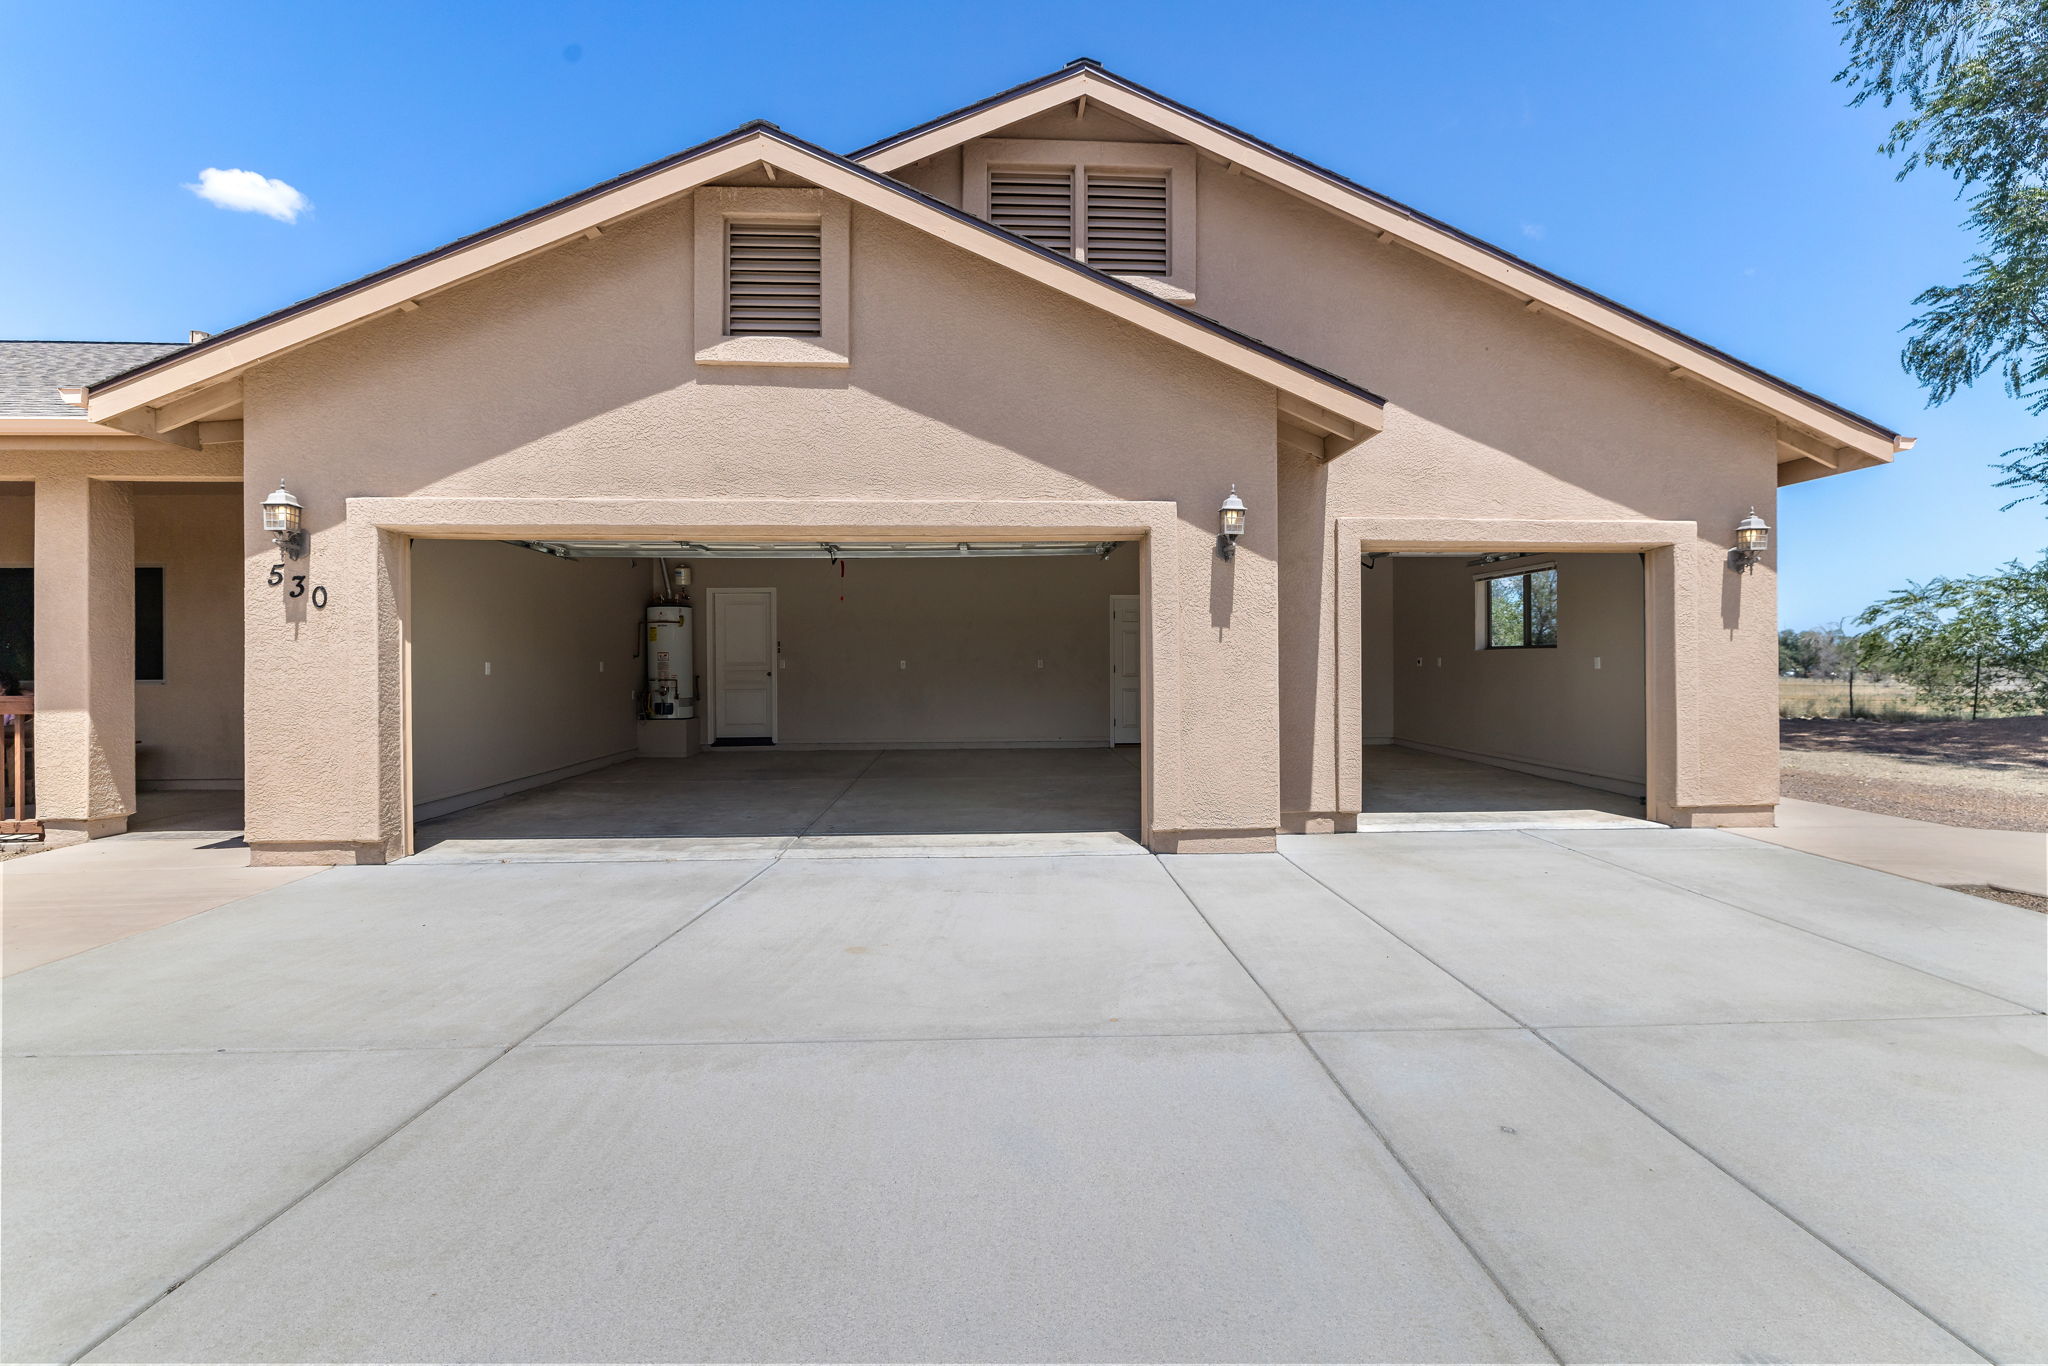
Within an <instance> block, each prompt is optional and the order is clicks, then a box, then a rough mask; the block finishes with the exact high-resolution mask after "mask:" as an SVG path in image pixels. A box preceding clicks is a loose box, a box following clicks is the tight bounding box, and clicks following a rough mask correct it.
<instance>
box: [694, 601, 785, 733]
mask: <svg viewBox="0 0 2048 1366" xmlns="http://www.w3.org/2000/svg"><path fill="white" fill-rule="evenodd" d="M710 607H711V621H710V641H709V644H710V647H711V648H710V651H709V653H710V655H711V659H710V661H709V663H710V665H711V670H710V672H711V724H712V734H711V738H712V739H714V740H773V739H774V738H775V683H776V679H775V590H774V589H772V588H713V589H711V590H710Z"/></svg>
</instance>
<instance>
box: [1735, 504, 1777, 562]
mask: <svg viewBox="0 0 2048 1366" xmlns="http://www.w3.org/2000/svg"><path fill="white" fill-rule="evenodd" d="M1735 548H1736V549H1737V550H1740V551H1742V552H1743V553H1744V554H1746V555H1752V556H1754V555H1761V554H1762V553H1763V552H1764V551H1766V550H1769V549H1770V548H1771V524H1770V523H1769V522H1766V521H1765V520H1764V519H1763V518H1761V517H1759V516H1757V515H1756V509H1755V508H1751V509H1750V510H1749V516H1747V517H1745V518H1743V519H1742V520H1741V521H1739V522H1737V523H1736V524H1735Z"/></svg>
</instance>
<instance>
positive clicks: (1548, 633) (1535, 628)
mask: <svg viewBox="0 0 2048 1366" xmlns="http://www.w3.org/2000/svg"><path fill="white" fill-rule="evenodd" d="M1556 644H1557V570H1556V569H1532V570H1528V571H1526V572H1524V573H1521V574H1501V575H1497V576H1496V577H1494V578H1490V579H1487V580H1486V648H1487V649H1489V650H1526V649H1544V648H1549V647H1554V646H1555V645H1556Z"/></svg>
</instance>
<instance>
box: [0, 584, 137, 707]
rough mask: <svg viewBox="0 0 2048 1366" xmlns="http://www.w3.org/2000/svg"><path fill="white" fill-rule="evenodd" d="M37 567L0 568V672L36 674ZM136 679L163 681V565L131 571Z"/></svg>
mask: <svg viewBox="0 0 2048 1366" xmlns="http://www.w3.org/2000/svg"><path fill="white" fill-rule="evenodd" d="M35 581H36V572H35V570H33V569H25V568H24V569H0V674H5V675H7V676H8V677H10V678H12V679H14V680H15V682H17V683H20V682H25V681H27V680H28V679H31V678H34V677H35V667H36V590H35ZM135 681H136V682H138V683H161V682H163V681H164V571H163V570H162V569H160V568H156V567H153V566H152V567H148V568H142V567H138V568H137V569H136V571H135Z"/></svg>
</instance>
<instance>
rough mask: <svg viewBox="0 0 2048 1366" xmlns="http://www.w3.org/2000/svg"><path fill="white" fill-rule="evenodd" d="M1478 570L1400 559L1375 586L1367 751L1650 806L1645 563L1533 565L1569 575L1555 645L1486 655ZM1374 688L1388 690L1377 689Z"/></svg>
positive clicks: (1534, 561) (1372, 575)
mask: <svg viewBox="0 0 2048 1366" xmlns="http://www.w3.org/2000/svg"><path fill="white" fill-rule="evenodd" d="M1466 560H1467V557H1464V556H1454V557H1445V558H1438V557H1413V558H1410V557H1400V556H1396V557H1391V558H1388V559H1384V560H1381V561H1379V563H1378V564H1377V565H1376V566H1375V567H1374V568H1373V569H1372V570H1371V571H1369V572H1367V573H1365V574H1364V575H1363V581H1364V583H1365V585H1366V592H1365V630H1366V637H1365V652H1366V660H1367V668H1366V673H1365V680H1366V688H1365V708H1366V716H1365V724H1364V734H1365V737H1366V738H1367V740H1368V741H1371V740H1372V739H1374V737H1376V736H1381V735H1384V736H1386V737H1387V738H1389V739H1391V740H1392V741H1393V743H1395V744H1403V745H1410V746H1413V747H1416V748H1420V749H1428V750H1431V751H1434V752H1440V753H1445V754H1449V755H1452V756H1454V757H1456V758H1461V759H1475V760H1479V761H1481V762H1496V763H1506V764H1509V765H1527V766H1532V767H1534V768H1536V769H1539V770H1542V771H1544V772H1545V773H1546V774H1547V775H1548V776H1554V777H1561V778H1565V779H1567V780H1569V781H1577V782H1582V783H1586V784H1588V785H1591V786H1595V787H1601V788H1608V789H1612V790H1615V791H1621V792H1626V793H1630V794H1633V795H1641V794H1642V792H1643V784H1644V771H1645V770H1644V764H1645V760H1644V752H1645V731H1644V727H1645V712H1644V707H1645V703H1644V686H1643V650H1644V637H1643V570H1642V560H1641V557H1640V556H1637V555H1632V554H1607V555H1556V556H1549V555H1545V556H1539V557H1533V558H1531V559H1530V560H1529V561H1528V565H1530V566H1539V565H1543V564H1552V563H1554V564H1555V565H1556V566H1557V601H1558V607H1557V645H1556V647H1555V648H1553V649H1519V650H1482V649H1478V648H1476V642H1477V639H1478V637H1477V621H1478V618H1477V613H1478V607H1477V595H1476V593H1475V591H1474V588H1473V584H1474V582H1475V580H1476V579H1477V578H1478V577H1479V575H1480V573H1481V571H1480V570H1478V569H1475V568H1474V567H1473V566H1471V565H1470V564H1468V563H1467V562H1466ZM1513 567H1514V566H1513V565H1511V564H1507V563H1503V564H1499V565H1495V566H1491V567H1490V568H1491V569H1492V570H1494V571H1505V570H1508V569H1510V568H1513ZM1375 657H1377V658H1379V659H1380V660H1382V661H1384V665H1383V669H1382V670H1376V669H1375V668H1374V666H1373V664H1372V661H1373V660H1374V658H1375ZM1596 659H1597V660H1598V661H1599V664H1598V667H1596V666H1595V664H1594V661H1595V660H1596ZM1418 660H1419V661H1420V663H1419V664H1418V663H1417V661H1418ZM1376 676H1377V677H1378V678H1379V679H1383V680H1386V682H1385V683H1382V684H1380V685H1378V686H1376V684H1375V678H1376ZM1370 762H1371V755H1370V751H1368V754H1367V763H1368V764H1370ZM1368 781H1370V778H1369V777H1368Z"/></svg>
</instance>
